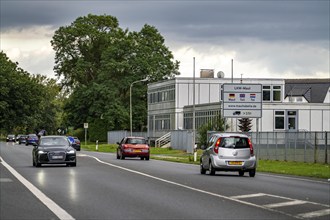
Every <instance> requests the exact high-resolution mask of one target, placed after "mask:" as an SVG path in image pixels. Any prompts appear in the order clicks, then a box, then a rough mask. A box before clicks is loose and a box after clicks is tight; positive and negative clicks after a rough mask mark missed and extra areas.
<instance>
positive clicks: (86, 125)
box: [84, 123, 88, 145]
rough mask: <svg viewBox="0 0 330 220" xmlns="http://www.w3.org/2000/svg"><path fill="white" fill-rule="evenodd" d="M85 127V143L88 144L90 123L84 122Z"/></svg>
mask: <svg viewBox="0 0 330 220" xmlns="http://www.w3.org/2000/svg"><path fill="white" fill-rule="evenodd" d="M84 128H85V145H87V129H88V123H84Z"/></svg>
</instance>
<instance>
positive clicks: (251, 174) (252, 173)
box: [249, 169, 256, 177]
mask: <svg viewBox="0 0 330 220" xmlns="http://www.w3.org/2000/svg"><path fill="white" fill-rule="evenodd" d="M255 175H256V170H255V169H254V170H250V171H249V176H250V177H254V176H255Z"/></svg>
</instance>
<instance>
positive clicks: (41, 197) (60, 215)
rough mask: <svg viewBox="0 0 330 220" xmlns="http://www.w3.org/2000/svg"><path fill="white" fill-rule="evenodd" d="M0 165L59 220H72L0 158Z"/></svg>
mask: <svg viewBox="0 0 330 220" xmlns="http://www.w3.org/2000/svg"><path fill="white" fill-rule="evenodd" d="M0 159H1V163H2V164H3V165H4V166H5V167H6V168H7V169H8V170H9V171H10V172H11V173H12V174H13V175H14V176H15V177H16V178H17V179H18V180H19V181H20V182H21V183H22V184H23V185H24V186H25V187H26V188H28V190H30V191H31V192H32V193H33V194H34V195H35V196H36V197H37V198H38V199H39V200H40V201H41V202H42V203H43V204H45V205H46V206H47V207H48V208H49V209H50V210H51V211H52V212H53V213H54V214H55V215H56V216H57V217H58V218H59V219H66V220H68V219H72V220H74V218H73V217H72V216H71V215H70V214H69V213H67V212H66V211H65V210H64V209H62V208H61V207H60V206H59V205H57V204H56V203H55V202H54V201H53V200H51V199H50V198H48V197H47V196H46V195H45V194H44V193H42V192H41V191H40V190H39V189H38V188H36V187H35V186H34V185H32V183H30V182H29V181H28V180H26V179H25V178H24V177H23V176H22V175H21V174H19V173H18V172H17V171H16V170H15V169H14V168H12V167H11V166H10V165H9V164H7V163H6V162H5V161H4V160H3V159H2V158H1V157H0Z"/></svg>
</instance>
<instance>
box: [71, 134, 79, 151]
mask: <svg viewBox="0 0 330 220" xmlns="http://www.w3.org/2000/svg"><path fill="white" fill-rule="evenodd" d="M73 138H74V143H73V144H72V147H73V148H74V149H76V150H77V151H80V140H79V138H77V137H73Z"/></svg>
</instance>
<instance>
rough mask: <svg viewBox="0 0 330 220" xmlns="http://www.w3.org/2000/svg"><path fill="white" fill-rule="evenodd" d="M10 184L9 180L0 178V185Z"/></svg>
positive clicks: (10, 180)
mask: <svg viewBox="0 0 330 220" xmlns="http://www.w3.org/2000/svg"><path fill="white" fill-rule="evenodd" d="M10 182H13V180H12V179H10V178H0V183H10Z"/></svg>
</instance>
